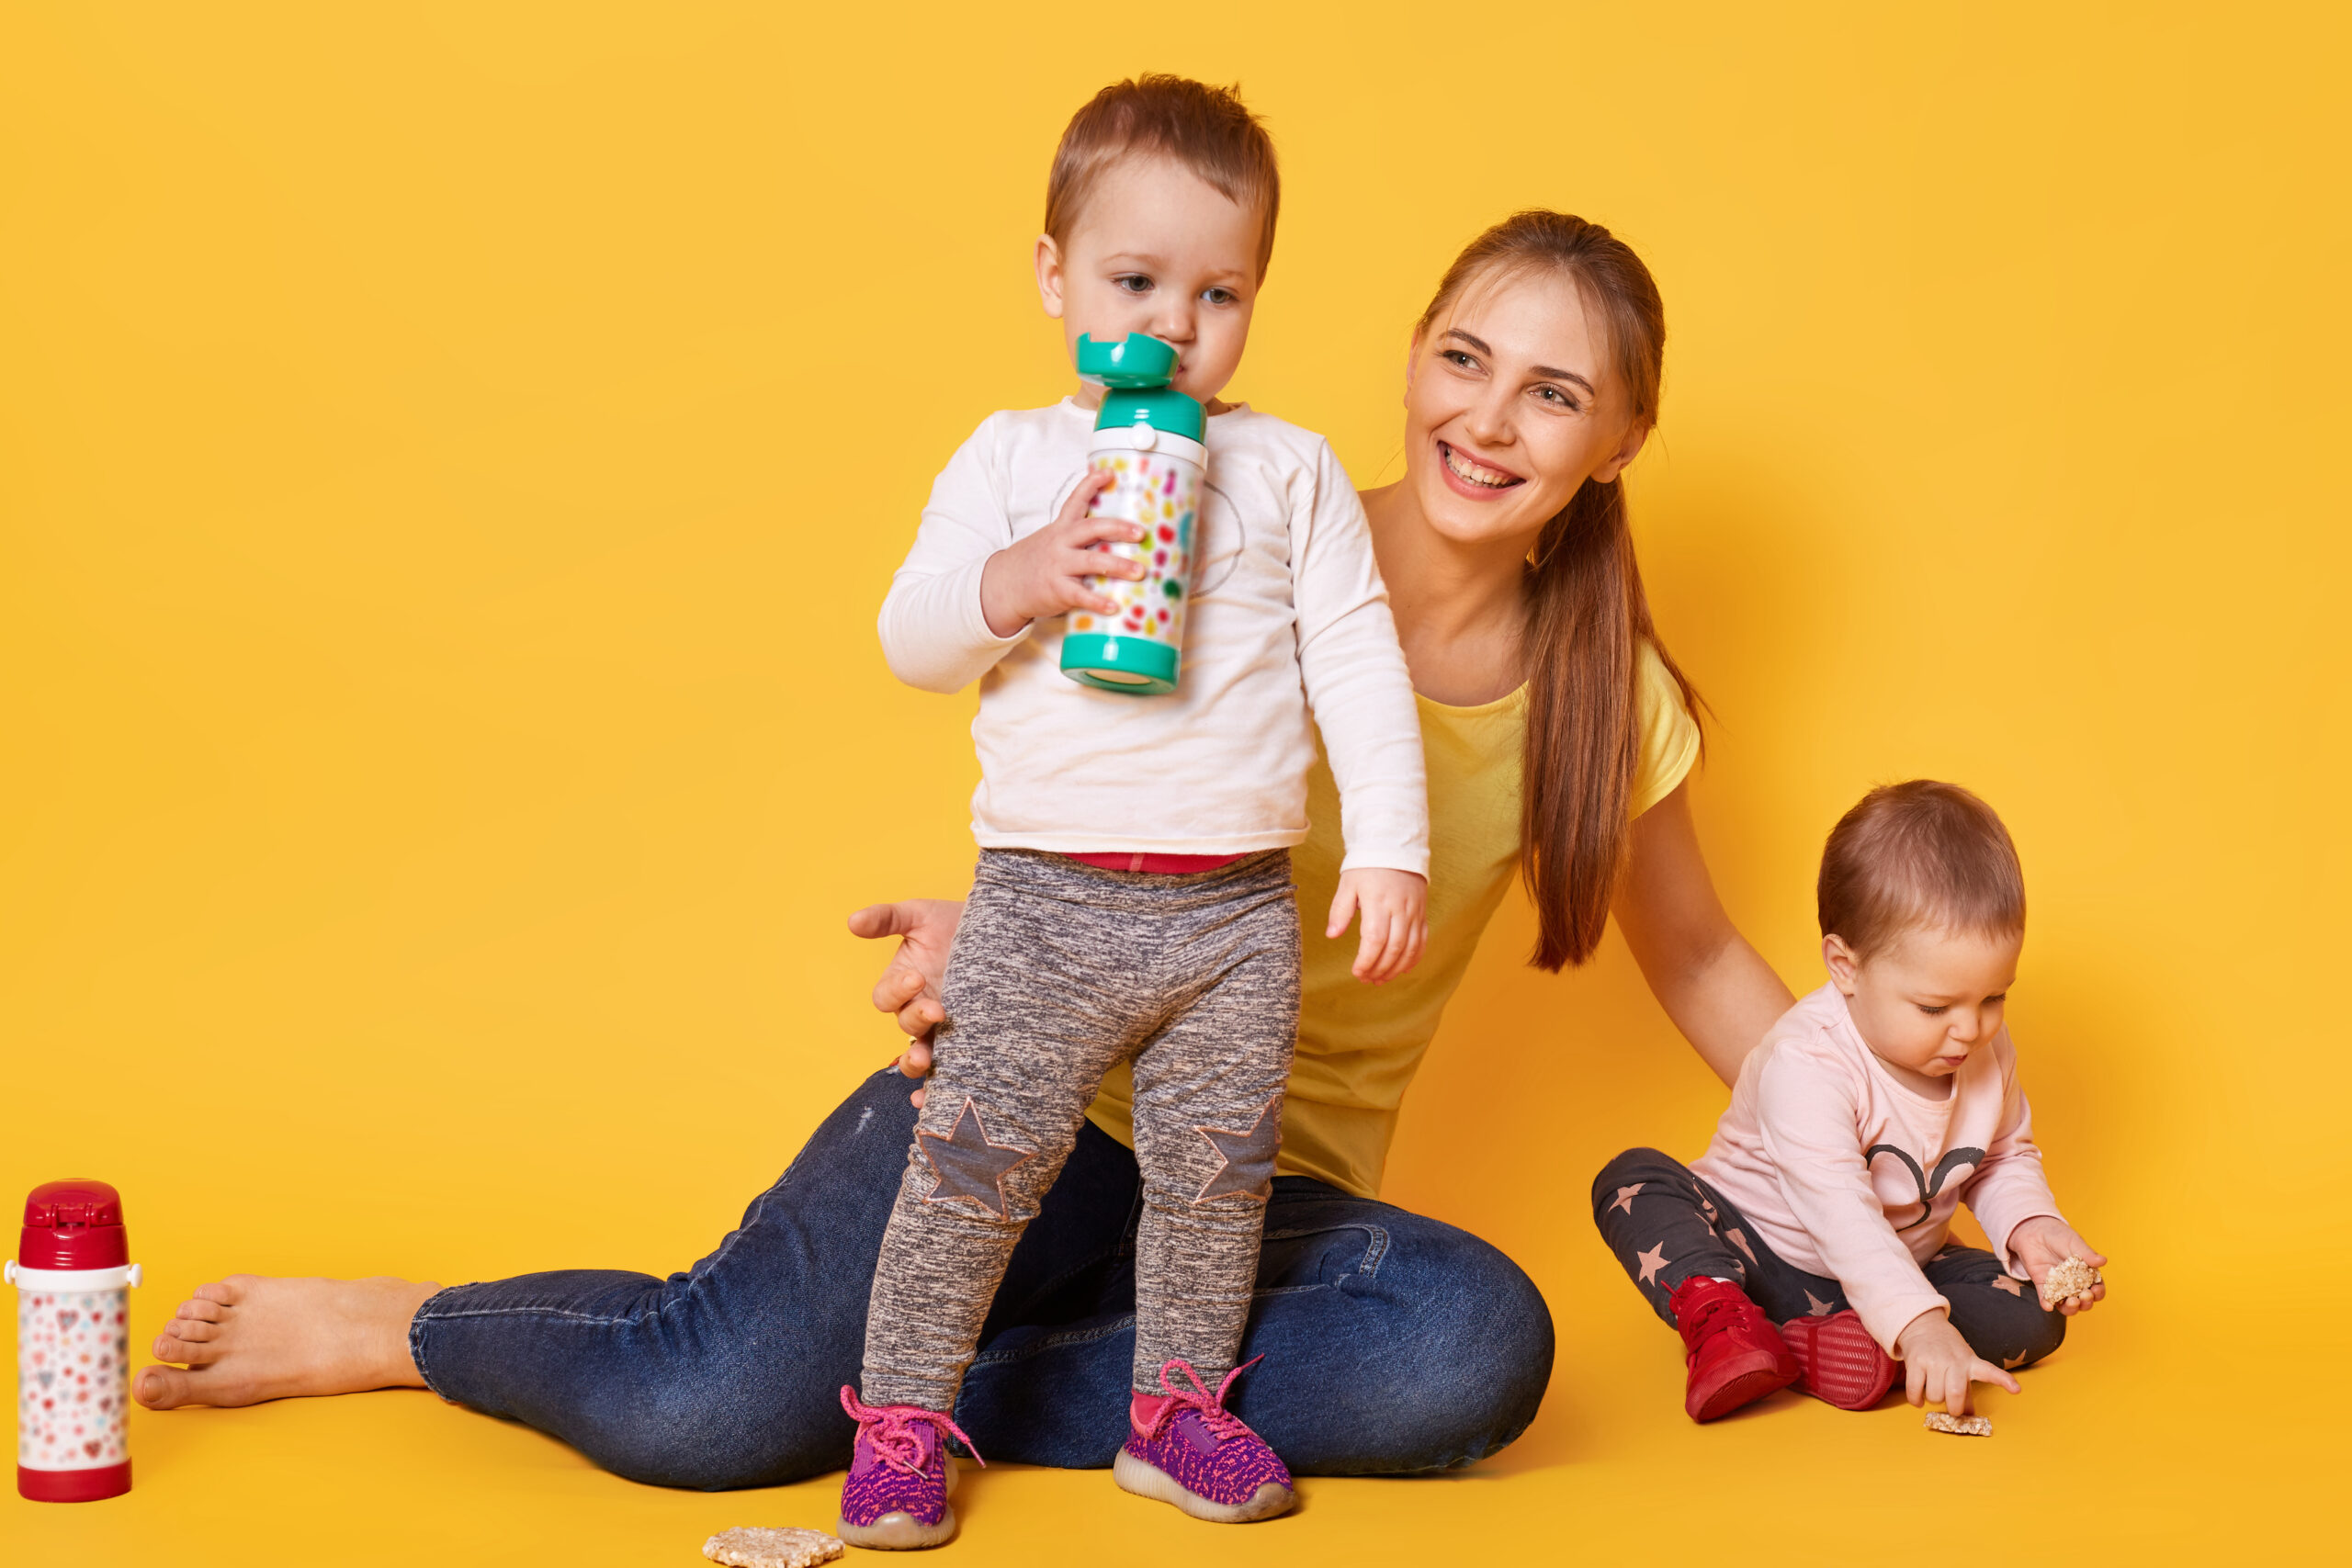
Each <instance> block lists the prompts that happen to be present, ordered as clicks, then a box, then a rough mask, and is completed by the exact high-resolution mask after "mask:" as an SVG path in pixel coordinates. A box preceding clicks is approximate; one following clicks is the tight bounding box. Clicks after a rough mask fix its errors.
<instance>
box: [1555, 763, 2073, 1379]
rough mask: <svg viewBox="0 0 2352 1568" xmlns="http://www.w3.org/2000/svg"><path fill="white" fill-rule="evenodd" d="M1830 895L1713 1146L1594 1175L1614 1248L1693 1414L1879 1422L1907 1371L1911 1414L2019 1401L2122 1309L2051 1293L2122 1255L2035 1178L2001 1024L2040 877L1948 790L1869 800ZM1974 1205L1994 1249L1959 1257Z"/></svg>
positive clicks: (1982, 815) (1994, 823) (2035, 1153)
mask: <svg viewBox="0 0 2352 1568" xmlns="http://www.w3.org/2000/svg"><path fill="white" fill-rule="evenodd" d="M1819 902H1820V915H1821V933H1822V952H1823V955H1824V957H1825V958H1826V961H1827V964H1828V968H1829V984H1827V985H1826V986H1824V987H1821V989H1819V990H1817V991H1815V992H1814V993H1813V995H1811V996H1809V997H1807V998H1804V1000H1802V1001H1800V1002H1798V1003H1797V1005H1796V1006H1795V1007H1793V1008H1791V1009H1790V1010H1789V1011H1788V1012H1787V1013H1786V1014H1785V1015H1784V1016H1783V1017H1782V1018H1781V1021H1779V1022H1778V1023H1776V1024H1774V1025H1773V1026H1772V1029H1771V1031H1770V1033H1768V1034H1767V1035H1766V1036H1765V1038H1764V1043H1762V1044H1760V1045H1758V1047H1757V1048H1756V1049H1755V1050H1754V1051H1753V1052H1751V1053H1749V1055H1748V1057H1747V1061H1746V1062H1744V1063H1743V1064H1742V1065H1741V1066H1740V1071H1739V1082H1738V1084H1737V1085H1736V1087H1735V1088H1734V1089H1733V1090H1732V1101H1731V1109H1730V1110H1728V1111H1725V1112H1724V1116H1723V1120H1722V1122H1719V1123H1718V1124H1717V1126H1716V1128H1715V1136H1714V1141H1713V1143H1711V1144H1709V1145H1707V1152H1706V1153H1705V1154H1704V1155H1703V1156H1701V1157H1700V1158H1699V1159H1698V1160H1696V1161H1695V1162H1693V1163H1692V1164H1691V1167H1690V1168H1687V1169H1686V1168H1684V1167H1682V1166H1681V1165H1679V1164H1678V1163H1676V1162H1675V1161H1674V1160H1672V1159H1670V1158H1668V1156H1665V1155H1662V1154H1660V1153H1658V1152H1657V1150H1656V1149H1633V1150H1629V1151H1628V1152H1626V1153H1624V1154H1622V1155H1620V1156H1617V1157H1616V1158H1615V1159H1613V1160H1611V1161H1610V1162H1609V1164H1608V1166H1607V1167H1606V1168H1603V1169H1602V1171H1601V1172H1600V1177H1599V1179H1596V1180H1595V1181H1594V1182H1593V1187H1592V1212H1593V1217H1594V1219H1595V1220H1596V1221H1597V1222H1598V1223H1599V1224H1600V1234H1601V1235H1602V1237H1603V1238H1604V1239H1605V1240H1606V1241H1607V1242H1608V1243H1609V1245H1610V1247H1611V1249H1612V1250H1614V1251H1615V1252H1616V1254H1617V1258H1618V1261H1619V1262H1620V1263H1622V1264H1623V1265H1624V1267H1625V1272H1626V1273H1627V1274H1629V1275H1630V1276H1632V1278H1633V1280H1634V1284H1635V1285H1636V1286H1637V1287H1638V1288H1639V1289H1640V1290H1641V1292H1642V1294H1643V1295H1644V1296H1645V1298H1646V1299H1647V1300H1648V1302H1649V1303H1650V1305H1651V1306H1652V1308H1654V1309H1655V1310H1656V1311H1657V1314H1658V1315H1659V1316H1660V1317H1662V1318H1664V1319H1665V1320H1666V1321H1667V1322H1668V1324H1669V1325H1672V1326H1673V1327H1675V1328H1677V1329H1679V1331H1680V1332H1681V1335H1682V1340H1683V1344H1684V1346H1685V1348H1686V1352H1687V1353H1686V1356H1685V1362H1686V1365H1687V1367H1688V1370H1689V1380H1688V1382H1687V1385H1686V1387H1685V1390H1684V1396H1683V1407H1684V1409H1685V1410H1687V1411H1688V1412H1689V1414H1690V1416H1691V1419H1693V1420H1695V1421H1712V1420H1713V1419H1714V1418H1715V1417H1717V1416H1724V1415H1728V1414H1729V1413H1730V1412H1732V1411H1734V1410H1736V1409H1738V1408H1739V1407H1740V1406H1741V1405H1744V1404H1749V1403H1750V1402H1752V1401H1754V1400H1757V1399H1760V1398H1762V1397H1763V1396H1764V1395H1766V1394H1768V1393H1771V1392H1772V1391H1773V1390H1775V1389H1779V1388H1784V1387H1786V1386H1788V1385H1789V1384H1790V1383H1792V1382H1793V1383H1797V1384H1798V1385H1799V1386H1801V1387H1802V1388H1803V1389H1804V1392H1806V1393H1811V1394H1815V1395H1816V1396H1817V1397H1819V1398H1821V1399H1824V1400H1826V1401H1827V1402H1828V1403H1830V1404H1835V1405H1838V1406H1839V1407H1840V1408H1843V1409H1848V1410H1866V1409H1868V1408H1870V1407H1871V1405H1873V1404H1877V1403H1878V1401H1879V1399H1880V1398H1881V1397H1882V1396H1883V1395H1884V1394H1885V1393H1886V1391H1887V1390H1888V1388H1890V1387H1891V1386H1892V1385H1893V1383H1894V1379H1895V1376H1896V1362H1897V1361H1898V1360H1899V1361H1900V1362H1901V1363H1902V1367H1903V1374H1904V1378H1905V1396H1906V1397H1907V1398H1908V1399H1909V1400H1910V1402H1911V1403H1912V1404H1922V1403H1925V1402H1941V1403H1942V1404H1944V1405H1945V1406H1947V1407H1948V1408H1949V1409H1950V1410H1951V1413H1952V1414H1954V1415H1957V1416H1964V1415H1966V1414H1967V1413H1968V1401H1969V1389H1970V1385H1971V1384H1972V1382H1994V1383H1998V1384H2000V1385H2001V1386H2002V1387H2003V1388H2006V1389H2007V1390H2008V1391H2009V1392H2010V1393H2017V1392H2018V1384H2017V1380H2016V1379H2015V1378H2013V1377H2011V1376H2010V1375H2009V1374H2010V1372H2011V1371H2014V1370H2015V1369H2017V1368H2018V1367H2023V1366H2030V1365H2031V1364H2032V1363H2033V1362H2035V1361H2038V1360H2040V1359H2041V1358H2042V1357H2044V1356H2047V1355H2048V1354H2050V1352H2051V1351H2052V1350H2054V1349H2056V1348H2058V1342H2059V1341H2060V1340H2061V1339H2063V1338H2064V1337H2065V1333H2066V1318H2067V1317H2068V1316H2069V1315H2071V1314H2075V1313H2077V1312H2080V1311H2083V1310H2085V1309H2086V1308H2088V1307H2089V1306H2090V1305H2091V1304H2092V1303H2094V1302H2097V1301H2098V1300H2099V1299H2101V1298H2102V1297H2104V1296H2105V1294H2106V1287H2105V1286H2104V1285H2103V1284H2098V1283H2094V1284H2092V1285H2091V1286H2089V1287H2088V1288H2087V1289H2086V1290H2083V1291H2081V1292H2079V1293H2076V1294H2069V1295H2066V1296H2064V1298H2063V1299H2057V1298H2054V1297H2053V1296H2052V1293H2051V1292H2050V1291H2049V1290H2047V1289H2045V1288H2044V1283H2043V1282H2044V1280H2046V1279H2047V1278H2048V1276H2049V1274H2050V1271H2051V1269H2053V1268H2054V1267H2056V1266H2057V1265H2058V1264H2059V1263H2061V1262H2063V1261H2064V1259H2066V1258H2080V1259H2082V1260H2083V1261H2084V1262H2086V1263H2088V1264H2092V1265H2099V1264H2104V1263H2105V1262H2106V1261H2107V1259H2106V1258H2102V1257H2101V1256H2099V1254H2098V1253H2097V1252H2095V1251H2093V1250H2092V1248H2091V1247H2090V1245H2089V1244H2088V1243H2087V1242H2086V1241H2084V1240H2083V1238H2082V1237H2081V1236H2079V1235H2075V1231H2074V1229H2073V1227H2071V1226H2070V1225H2068V1224H2066V1222H2065V1221H2064V1219H2063V1218H2061V1217H2060V1215H2059V1213H2058V1204H2057V1201H2056V1200H2055V1199H2053V1198H2052V1196H2051V1194H2050V1186H2049V1183H2048V1182H2047V1181H2045V1180H2044V1179H2042V1173H2041V1149H2040V1148H2039V1147H2037V1146H2036V1145H2035V1144H2034V1141H2033V1118H2032V1114H2031V1112H2030V1111H2029V1110H2028V1108H2027V1106H2026V1099H2025V1091H2024V1089H2021V1088H2019V1087H2018V1067H2017V1052H2016V1049H2015V1048H2014V1047H2013V1046H2012V1045H2011V1044H2010V1043H2009V1035H2008V1031H2007V1027H2006V1026H2005V1025H2004V1024H2003V1022H2002V1011H2003V1005H2004V1003H2005V1002H2006V1001H2007V996H2008V989H2009V987H2010V985H2011V983H2012V982H2013V981H2014V980H2015V978H2016V976H2017V965H2018V952H2019V950H2020V948H2021V947H2022V945H2023V943H2024V940H2025V881H2024V876H2023V874H2022V873H2021V872H2020V871H2019V870H2018V857H2017V851H2016V849H2015V847H2014V846H2013V845H2012V844H2011V843H2010V841H2009V835H2008V831H2007V829H2005V828H2003V827H2002V826H2001V819H2000V818H1998V817H1996V816H1995V815H1994V814H1993V810H1992V808H1991V807H1988V806H1986V805H1985V803H1984V802H1983V801H1981V800H1979V799H1977V797H1976V796H1974V795H1971V794H1970V793H1969V792H1968V791H1966V790H1964V789H1962V788H1960V787H1958V786H1957V785H1954V784H1937V783H1935V782H1933V781H1931V780H1926V779H1915V780H1913V781H1911V782H1910V783H1908V784H1889V785H1887V786H1885V787H1883V788H1881V789H1875V790H1872V791H1871V793H1870V794H1869V795H1865V796H1864V797H1863V798H1862V801H1861V803H1860V805H1858V806H1856V807H1854V808H1853V809H1852V810H1851V811H1849V812H1848V813H1846V815H1845V817H1844V818H1841V819H1840V820H1839V821H1838V826H1837V828H1836V829H1835V830H1833V831H1832V832H1831V833H1830V835H1829V842H1828V845H1827V847H1826V850H1825V851H1824V852H1823V855H1822V861H1821V882H1820V890H1819ZM1962 1201H1965V1202H1966V1203H1967V1204H1968V1206H1969V1208H1970V1210H1971V1211H1972V1212H1973V1213H1974V1214H1975V1216H1976V1218H1977V1220H1978V1222H1979V1223H1980V1224H1983V1226H1984V1227H1985V1235H1986V1237H1987V1239H1989V1240H1990V1241H1991V1242H1992V1244H1993V1250H1992V1251H1990V1252H1986V1251H1985V1250H1983V1249H1982V1248H1979V1247H1962V1246H1959V1245H1956V1244H1954V1243H1953V1242H1951V1240H1950V1239H1949V1235H1950V1231H1951V1220H1952V1215H1953V1213H1954V1212H1955V1211H1956V1210H1957V1209H1958V1208H1959V1206H1960V1204H1961V1203H1962ZM2094 1278H2096V1277H2094ZM1775 1324H1779V1325H1781V1326H1780V1327H1779V1328H1778V1329H1775V1328H1774V1326H1773V1325H1775Z"/></svg>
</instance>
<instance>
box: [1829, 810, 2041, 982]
mask: <svg viewBox="0 0 2352 1568" xmlns="http://www.w3.org/2000/svg"><path fill="white" fill-rule="evenodd" d="M1818 897H1819V902H1820V912H1821V934H1822V935H1823V936H1833V935H1834V936H1838V937H1842V938H1843V939H1844V940H1845V942H1846V945H1847V946H1848V947H1849V948H1851V949H1853V951H1854V955H1855V956H1856V957H1857V958H1868V957H1869V956H1870V955H1871V953H1874V952H1876V951H1878V950H1879V949H1880V948H1883V947H1884V946H1886V945H1887V944H1888V943H1889V942H1893V941H1894V939H1895V938H1896V937H1898V936H1901V935H1902V934H1903V933H1904V932H1905V931H1913V930H1916V929H1918V928H1920V927H1933V928H1938V929H1941V930H1944V931H1970V932H1973V933H1976V934H1978V935H1983V936H2013V935H2016V934H2017V933H2018V932H2021V931H2024V930H2025V872H2024V871H2023V869H2022V868H2021V867H2019V866H2018V851H2017V846H2016V845H2015V844H2013V843H2011V842H2010V841H2009V830H2008V829H2007V828H2004V827H2003V826H2001V819H2000V818H1999V817H1997V816H1996V815H1995V814H1994V811H1993V808H1992V807H1989V806H1987V805H1985V803H1984V802H1983V801H1981V800H1979V799H1977V798H1976V796H1975V795H1971V794H1970V793H1969V792H1968V791H1966V790H1964V789H1962V788H1961V787H1960V786H1959V785H1958V784H1939V783H1937V782H1936V781H1935V780H1934V779H1910V780H1906V781H1905V782H1904V783H1902V784H1881V785H1880V786H1879V787H1878V788H1876V789H1874V790H1872V791H1871V792H1870V794H1868V795H1864V796H1862V798H1861V800H1860V802H1859V803H1858V804H1857V805H1856V806H1855V807H1854V808H1853V809H1852V810H1851V811H1849V812H1847V813H1846V815H1845V816H1843V817H1841V818H1838V826H1837V827H1835V828H1833V829H1830V830H1829V842H1828V843H1827V845H1826V846H1825V847H1824V848H1823V850H1822V852H1821V884H1820V887H1819V889H1818Z"/></svg>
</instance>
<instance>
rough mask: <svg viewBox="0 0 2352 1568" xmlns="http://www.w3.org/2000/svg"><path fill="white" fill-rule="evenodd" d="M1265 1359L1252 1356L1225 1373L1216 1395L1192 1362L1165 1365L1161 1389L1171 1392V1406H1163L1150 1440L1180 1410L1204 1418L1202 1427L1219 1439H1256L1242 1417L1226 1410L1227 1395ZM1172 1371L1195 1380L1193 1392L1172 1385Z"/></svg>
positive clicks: (1160, 1384)
mask: <svg viewBox="0 0 2352 1568" xmlns="http://www.w3.org/2000/svg"><path fill="white" fill-rule="evenodd" d="M1264 1359H1266V1358H1265V1357H1263V1356H1252V1357H1250V1359H1248V1360H1246V1361H1244V1362H1242V1363H1241V1364H1240V1365H1239V1366H1238V1367H1236V1368H1234V1369H1233V1370H1232V1371H1229V1372H1227V1373H1226V1374H1225V1381H1224V1382H1220V1383H1218V1384H1217V1385H1216V1393H1210V1392H1209V1386H1208V1384H1207V1383H1205V1382H1203V1381H1202V1380H1201V1374H1200V1373H1199V1372H1197V1371H1193V1363H1192V1362H1190V1361H1187V1360H1183V1359H1181V1358H1180V1359H1176V1360H1172V1361H1169V1362H1167V1363H1165V1364H1164V1365H1162V1366H1161V1367H1160V1369H1159V1386H1160V1387H1161V1388H1163V1389H1166V1390H1167V1391H1168V1397H1169V1399H1170V1402H1171V1403H1170V1404H1164V1405H1162V1406H1160V1410H1159V1416H1158V1418H1157V1419H1155V1420H1154V1421H1153V1422H1152V1424H1151V1430H1150V1432H1149V1433H1148V1434H1147V1436H1148V1437H1151V1438H1157V1437H1159V1434H1160V1430H1161V1429H1162V1428H1163V1427H1166V1426H1167V1425H1168V1423H1169V1422H1170V1421H1172V1420H1174V1419H1175V1417H1176V1413H1177V1411H1179V1410H1190V1411H1192V1412H1193V1414H1194V1415H1196V1416H1199V1417H1200V1418H1201V1425H1203V1426H1204V1427H1207V1428H1208V1429H1209V1430H1210V1431H1211V1432H1213V1433H1215V1434H1216V1436H1217V1437H1219V1438H1240V1437H1254V1436H1256V1434H1255V1433H1253V1432H1251V1431H1250V1427H1249V1424H1248V1423H1247V1422H1245V1421H1243V1420H1242V1419H1241V1417H1240V1416H1236V1415H1235V1414H1233V1412H1232V1411H1230V1410H1227V1408H1226V1407H1225V1391H1226V1390H1227V1389H1229V1388H1231V1387H1232V1386H1233V1380H1234V1379H1236V1378H1238V1377H1239V1376H1240V1375H1241V1374H1242V1373H1244V1372H1246V1371H1249V1370H1250V1368H1252V1367H1254V1366H1256V1365H1257V1364H1258V1363H1259V1362H1261V1361H1262V1360H1264ZM1170 1368H1174V1369H1176V1370H1178V1371H1182V1373H1183V1374H1184V1375H1185V1376H1186V1377H1188V1378H1190V1379H1192V1380H1193V1386H1192V1387H1190V1388H1179V1387H1177V1386H1176V1385H1175V1384H1174V1383H1172V1382H1169V1381H1168V1373H1169V1371H1170Z"/></svg>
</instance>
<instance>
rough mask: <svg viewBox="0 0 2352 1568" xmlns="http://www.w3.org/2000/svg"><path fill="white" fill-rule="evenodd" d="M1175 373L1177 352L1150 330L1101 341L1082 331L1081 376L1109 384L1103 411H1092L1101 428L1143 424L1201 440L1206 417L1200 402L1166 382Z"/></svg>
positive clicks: (1084, 379)
mask: <svg viewBox="0 0 2352 1568" xmlns="http://www.w3.org/2000/svg"><path fill="white" fill-rule="evenodd" d="M1175 374H1176V351H1175V350H1174V349H1172V348H1170V347H1169V346H1168V345H1167V344H1164V343H1162V342H1160V341H1159V339H1158V338H1156V337H1153V336H1152V335H1151V334H1150V333H1128V334H1127V335H1126V336H1125V338H1124V339H1122V340H1121V341H1120V342H1118V343H1097V342H1095V341H1094V340H1093V339H1092V338H1091V337H1089V336H1087V335H1086V334H1085V333H1080V334H1079V338H1078V377H1079V379H1080V380H1081V381H1091V382H1093V383H1094V384H1095V385H1096V386H1098V387H1102V388H1105V389H1106V390H1105V391H1104V392H1103V408H1102V412H1099V413H1097V414H1096V415H1095V416H1094V428H1095V429H1097V430H1129V429H1133V428H1134V427H1135V426H1136V425H1139V424H1140V425H1147V426H1148V427H1149V428H1151V429H1153V430H1159V431H1165V432H1166V433H1167V434H1170V435H1182V436H1183V437H1184V438H1185V439H1187V440H1190V441H1200V440H1203V439H1204V437H1205V435H1206V433H1207V431H1208V416H1207V415H1206V414H1205V413H1204V412H1202V410H1201V405H1200V404H1199V403H1198V402H1197V401H1195V400H1193V399H1191V398H1188V397H1186V396H1185V395H1184V394H1183V393H1182V392H1180V391H1178V390H1176V389H1175V388H1173V387H1171V386H1170V385H1169V384H1168V383H1169V381H1170V379H1171V378H1174V376H1175Z"/></svg>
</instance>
